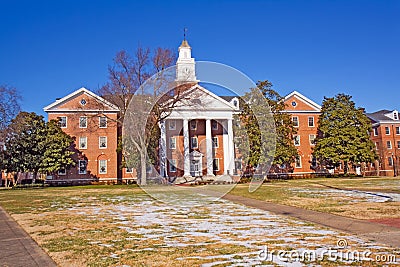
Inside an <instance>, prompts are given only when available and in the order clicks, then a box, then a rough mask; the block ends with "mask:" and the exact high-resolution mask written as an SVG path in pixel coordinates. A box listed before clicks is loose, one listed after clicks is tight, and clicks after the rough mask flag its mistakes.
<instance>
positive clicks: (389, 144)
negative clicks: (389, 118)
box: [386, 141, 393, 149]
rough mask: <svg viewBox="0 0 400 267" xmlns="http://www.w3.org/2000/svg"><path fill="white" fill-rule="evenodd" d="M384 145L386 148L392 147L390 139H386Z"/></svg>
mask: <svg viewBox="0 0 400 267" xmlns="http://www.w3.org/2000/svg"><path fill="white" fill-rule="evenodd" d="M386 147H387V149H392V148H393V146H392V141H386Z"/></svg>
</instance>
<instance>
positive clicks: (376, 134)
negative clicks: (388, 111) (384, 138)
mask: <svg viewBox="0 0 400 267" xmlns="http://www.w3.org/2000/svg"><path fill="white" fill-rule="evenodd" d="M372 131H373V132H374V136H378V134H379V132H378V128H374V129H373V130H372Z"/></svg>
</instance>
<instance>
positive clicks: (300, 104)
mask: <svg viewBox="0 0 400 267" xmlns="http://www.w3.org/2000/svg"><path fill="white" fill-rule="evenodd" d="M284 101H285V104H286V112H287V113H288V114H290V116H291V117H292V121H293V124H294V126H295V127H296V128H297V134H296V135H295V136H294V138H293V142H294V145H295V146H296V147H297V151H298V153H299V155H298V157H297V158H296V161H295V164H294V172H295V173H307V172H313V171H314V170H313V166H315V165H316V162H315V161H314V160H313V157H312V150H313V147H314V144H315V142H314V141H315V138H316V136H317V128H318V118H319V115H320V114H321V106H320V105H318V104H316V103H315V102H313V101H312V100H310V99H309V98H307V97H305V96H304V95H302V94H300V93H299V92H296V91H294V92H292V93H290V94H288V95H287V96H286V97H285V99H284Z"/></svg>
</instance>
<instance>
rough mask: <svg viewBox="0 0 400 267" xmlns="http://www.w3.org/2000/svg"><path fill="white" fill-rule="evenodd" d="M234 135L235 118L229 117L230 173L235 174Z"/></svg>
mask: <svg viewBox="0 0 400 267" xmlns="http://www.w3.org/2000/svg"><path fill="white" fill-rule="evenodd" d="M233 139H234V136H233V120H232V119H228V140H229V167H228V169H229V174H230V175H233V170H234V169H235V144H234V142H233V141H234V140H233Z"/></svg>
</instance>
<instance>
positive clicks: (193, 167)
mask: <svg viewBox="0 0 400 267" xmlns="http://www.w3.org/2000/svg"><path fill="white" fill-rule="evenodd" d="M190 175H191V176H194V177H197V176H202V171H201V162H200V160H198V159H193V160H191V162H190Z"/></svg>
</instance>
